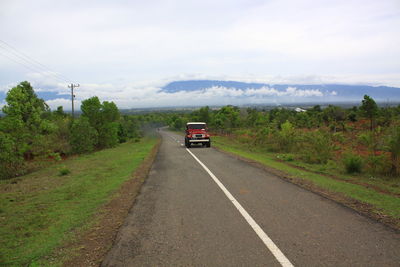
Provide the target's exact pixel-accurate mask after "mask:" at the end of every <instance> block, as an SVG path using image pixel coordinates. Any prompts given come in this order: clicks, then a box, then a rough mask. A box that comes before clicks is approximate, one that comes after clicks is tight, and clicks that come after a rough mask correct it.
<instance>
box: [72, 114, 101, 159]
mask: <svg viewBox="0 0 400 267" xmlns="http://www.w3.org/2000/svg"><path fill="white" fill-rule="evenodd" d="M97 137H98V134H97V132H96V130H95V129H94V128H93V127H92V126H90V124H89V120H88V119H87V118H86V117H80V118H79V119H78V120H75V121H74V122H73V124H72V126H71V133H70V144H71V147H72V150H73V152H75V153H87V152H91V151H93V150H94V148H95V145H96V143H97Z"/></svg>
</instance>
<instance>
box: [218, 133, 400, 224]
mask: <svg viewBox="0 0 400 267" xmlns="http://www.w3.org/2000/svg"><path fill="white" fill-rule="evenodd" d="M213 145H214V146H215V147H217V148H219V149H221V150H224V151H227V152H230V153H233V154H236V155H239V156H241V157H244V158H247V159H250V160H253V161H256V162H259V163H261V164H263V165H266V166H269V167H272V168H274V169H277V170H280V171H283V172H284V173H286V174H288V175H289V176H291V177H297V178H300V179H303V180H306V181H310V182H312V183H313V184H314V185H316V186H317V187H319V188H322V189H324V190H328V191H330V192H333V193H341V194H343V195H345V196H346V197H350V198H352V199H355V200H357V201H360V202H362V203H367V204H369V205H372V206H373V211H372V212H374V213H376V214H381V215H382V214H383V216H386V215H389V216H390V217H392V218H394V219H395V220H396V221H397V222H396V223H395V224H396V225H397V227H400V224H399V221H400V197H399V196H400V181H399V180H398V179H395V180H393V179H392V180H387V181H385V180H379V179H375V178H373V177H372V178H373V179H368V178H366V177H357V176H349V175H345V174H343V175H340V174H337V173H336V175H335V176H334V178H333V177H329V176H328V175H326V174H325V175H324V173H318V172H316V170H317V169H318V168H320V167H317V166H306V165H305V164H301V163H299V164H298V165H297V166H296V162H290V163H288V162H285V161H282V160H279V158H277V156H278V155H279V154H276V153H268V152H264V151H261V150H260V151H257V150H254V149H253V150H249V149H248V146H247V145H245V144H242V143H239V142H235V141H234V139H232V138H229V137H223V136H214V137H213ZM299 167H300V168H299Z"/></svg>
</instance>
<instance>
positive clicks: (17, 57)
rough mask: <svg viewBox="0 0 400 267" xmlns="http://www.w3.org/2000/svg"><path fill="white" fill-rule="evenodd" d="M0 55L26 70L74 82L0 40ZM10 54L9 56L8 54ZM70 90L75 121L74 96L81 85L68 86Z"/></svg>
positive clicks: (66, 81)
mask: <svg viewBox="0 0 400 267" xmlns="http://www.w3.org/2000/svg"><path fill="white" fill-rule="evenodd" d="M0 48H1V49H2V50H1V49H0V54H1V55H3V56H4V57H6V58H8V59H9V60H11V61H13V62H14V63H17V64H19V65H21V66H24V67H25V68H27V69H29V70H31V71H33V72H39V73H45V74H48V75H52V76H53V77H54V78H55V79H57V80H58V81H61V82H62V83H64V82H65V83H69V82H70V81H72V79H70V78H68V77H67V76H64V75H61V74H59V73H57V72H54V71H50V68H48V67H47V66H46V65H44V64H42V63H40V62H39V61H37V60H35V59H33V58H31V57H29V56H28V55H26V54H24V53H22V52H21V51H19V50H18V49H16V48H15V47H13V46H12V45H10V44H8V43H6V42H4V41H2V40H0ZM7 53H8V54H7ZM68 87H69V88H71V102H72V119H74V99H75V94H74V88H76V87H79V84H73V83H71V84H70V85H68Z"/></svg>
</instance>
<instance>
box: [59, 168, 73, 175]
mask: <svg viewBox="0 0 400 267" xmlns="http://www.w3.org/2000/svg"><path fill="white" fill-rule="evenodd" d="M70 173H71V171H70V170H69V169H68V168H67V167H65V166H64V167H62V168H61V169H59V171H58V175H59V176H64V175H68V174H70Z"/></svg>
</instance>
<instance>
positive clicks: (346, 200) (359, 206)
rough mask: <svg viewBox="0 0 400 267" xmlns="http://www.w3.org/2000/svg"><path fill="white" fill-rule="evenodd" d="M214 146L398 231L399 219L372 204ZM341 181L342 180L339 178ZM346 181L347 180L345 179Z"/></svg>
mask: <svg viewBox="0 0 400 267" xmlns="http://www.w3.org/2000/svg"><path fill="white" fill-rule="evenodd" d="M214 148H215V149H216V150H218V151H220V152H222V153H225V154H228V155H230V156H232V157H234V158H237V159H240V160H242V161H245V162H247V163H249V164H251V165H253V166H255V167H258V168H261V169H263V170H265V171H267V172H269V173H272V174H274V175H276V176H278V177H280V178H282V179H284V180H285V181H288V182H290V183H292V184H295V185H297V186H300V187H302V188H304V189H307V190H309V191H311V192H314V193H316V194H318V195H320V196H322V197H324V198H327V199H330V200H333V201H335V202H337V203H338V204H340V205H343V206H345V207H348V208H351V209H353V210H355V211H356V212H358V213H359V214H361V215H363V216H366V217H368V218H371V219H373V220H375V221H378V222H381V223H383V224H385V225H387V226H389V227H390V228H392V229H394V230H395V231H396V232H399V231H400V219H396V218H394V217H392V216H389V215H387V214H384V213H383V212H381V211H379V210H377V209H376V208H375V207H374V206H373V205H371V204H368V203H364V202H361V201H358V200H356V199H353V198H350V197H348V196H346V195H344V194H342V193H339V192H332V191H329V190H327V189H324V188H321V187H319V186H316V185H315V184H314V183H313V182H311V181H308V180H305V179H302V178H298V177H294V176H291V175H289V174H287V173H285V172H283V171H280V170H278V169H275V168H272V167H269V166H266V165H264V164H261V163H259V162H256V161H253V160H250V159H247V158H245V157H242V156H239V155H237V154H234V153H232V152H227V151H224V150H222V149H219V148H217V147H215V146H214ZM307 171H309V170H307ZM340 180H341V179H340ZM341 181H343V180H341ZM346 182H347V181H346Z"/></svg>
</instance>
